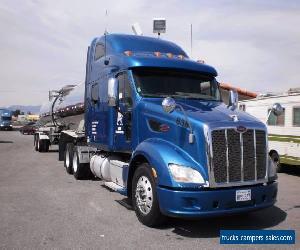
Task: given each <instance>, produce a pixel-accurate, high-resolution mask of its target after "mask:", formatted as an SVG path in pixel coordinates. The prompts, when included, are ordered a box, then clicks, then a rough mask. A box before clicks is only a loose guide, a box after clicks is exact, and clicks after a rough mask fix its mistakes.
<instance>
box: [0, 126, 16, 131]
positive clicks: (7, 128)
mask: <svg viewBox="0 0 300 250" xmlns="http://www.w3.org/2000/svg"><path fill="white" fill-rule="evenodd" d="M12 129H13V128H12V126H10V125H3V126H0V130H12Z"/></svg>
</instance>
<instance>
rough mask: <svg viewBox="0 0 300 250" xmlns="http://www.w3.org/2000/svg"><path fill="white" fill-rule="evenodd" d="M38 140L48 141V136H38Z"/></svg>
mask: <svg viewBox="0 0 300 250" xmlns="http://www.w3.org/2000/svg"><path fill="white" fill-rule="evenodd" d="M39 140H50V138H49V136H48V135H45V134H39Z"/></svg>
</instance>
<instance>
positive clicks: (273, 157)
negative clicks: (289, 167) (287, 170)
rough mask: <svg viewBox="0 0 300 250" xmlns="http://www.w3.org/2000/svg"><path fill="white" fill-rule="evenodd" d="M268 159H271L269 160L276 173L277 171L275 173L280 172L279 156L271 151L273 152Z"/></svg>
mask: <svg viewBox="0 0 300 250" xmlns="http://www.w3.org/2000/svg"><path fill="white" fill-rule="evenodd" d="M270 157H271V159H272V160H273V162H274V163H275V165H276V171H277V173H280V172H282V165H281V164H280V157H279V154H278V153H277V152H276V151H273V152H272V153H271V154H270Z"/></svg>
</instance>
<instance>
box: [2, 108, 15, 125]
mask: <svg viewBox="0 0 300 250" xmlns="http://www.w3.org/2000/svg"><path fill="white" fill-rule="evenodd" d="M11 120H12V112H11V111H10V110H8V109H0V130H12V128H13V127H12V121H11Z"/></svg>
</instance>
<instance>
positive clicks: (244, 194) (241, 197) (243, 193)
mask: <svg viewBox="0 0 300 250" xmlns="http://www.w3.org/2000/svg"><path fill="white" fill-rule="evenodd" d="M250 200H251V189H247V190H236V191H235V201H250Z"/></svg>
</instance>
